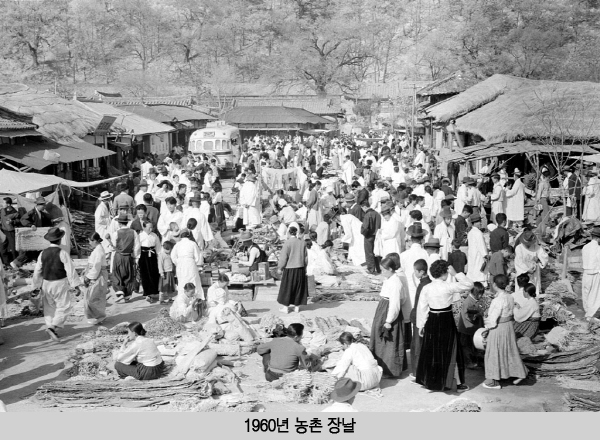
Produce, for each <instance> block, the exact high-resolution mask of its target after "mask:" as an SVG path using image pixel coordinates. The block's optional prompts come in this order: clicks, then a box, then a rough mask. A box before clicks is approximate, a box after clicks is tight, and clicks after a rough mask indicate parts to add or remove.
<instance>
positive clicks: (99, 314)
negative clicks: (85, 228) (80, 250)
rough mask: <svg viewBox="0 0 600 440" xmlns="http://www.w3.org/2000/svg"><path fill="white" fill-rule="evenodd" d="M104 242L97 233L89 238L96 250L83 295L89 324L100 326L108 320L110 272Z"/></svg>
mask: <svg viewBox="0 0 600 440" xmlns="http://www.w3.org/2000/svg"><path fill="white" fill-rule="evenodd" d="M102 241H103V240H102V238H101V237H100V235H99V234H98V233H97V232H94V233H93V234H92V235H91V237H90V238H89V242H90V246H92V247H93V248H94V250H93V251H92V253H91V254H90V256H89V257H88V266H87V270H86V272H85V275H84V278H83V283H84V285H85V287H86V290H85V293H84V295H83V314H84V316H85V319H87V322H88V323H89V324H100V323H101V322H102V321H104V319H105V318H106V295H107V294H108V284H107V281H108V270H107V265H106V252H105V251H104V246H103V245H102Z"/></svg>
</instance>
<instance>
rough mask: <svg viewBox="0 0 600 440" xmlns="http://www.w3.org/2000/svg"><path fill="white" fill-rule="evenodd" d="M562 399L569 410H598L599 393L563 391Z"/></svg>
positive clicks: (599, 403)
mask: <svg viewBox="0 0 600 440" xmlns="http://www.w3.org/2000/svg"><path fill="white" fill-rule="evenodd" d="M563 401H564V402H565V404H566V405H567V406H568V407H569V409H570V410H571V411H585V412H589V411H593V412H598V411H600V393H595V392H589V391H588V392H580V393H565V395H564V397H563Z"/></svg>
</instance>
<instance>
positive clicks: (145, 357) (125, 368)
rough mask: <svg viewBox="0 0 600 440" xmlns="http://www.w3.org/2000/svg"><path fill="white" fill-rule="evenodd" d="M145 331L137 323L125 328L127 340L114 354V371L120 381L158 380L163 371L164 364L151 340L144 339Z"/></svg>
mask: <svg viewBox="0 0 600 440" xmlns="http://www.w3.org/2000/svg"><path fill="white" fill-rule="evenodd" d="M145 335H146V330H145V329H144V327H143V326H142V324H140V323H139V322H132V323H131V324H129V325H128V326H127V340H126V341H125V342H123V345H122V346H121V348H120V349H119V351H118V352H117V354H116V359H115V360H116V362H115V370H117V373H118V374H119V377H120V378H121V379H124V378H126V377H129V376H131V377H133V378H135V379H137V380H153V379H158V378H159V377H160V376H161V375H162V374H163V372H164V370H165V363H164V361H163V359H162V357H161V355H160V352H159V351H158V348H157V347H156V344H155V343H154V341H153V340H152V339H148V338H146V337H145Z"/></svg>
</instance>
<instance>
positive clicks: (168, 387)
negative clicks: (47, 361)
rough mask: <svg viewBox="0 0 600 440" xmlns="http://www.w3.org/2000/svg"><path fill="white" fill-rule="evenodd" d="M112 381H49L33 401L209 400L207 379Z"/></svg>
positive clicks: (143, 403)
mask: <svg viewBox="0 0 600 440" xmlns="http://www.w3.org/2000/svg"><path fill="white" fill-rule="evenodd" d="M115 385H116V384H115V381H114V380H110V379H96V380H84V381H74V380H67V381H64V382H50V383H47V384H43V385H41V386H40V387H39V388H38V390H37V392H36V393H35V395H34V396H33V398H32V399H33V400H34V401H36V402H38V403H40V404H41V405H43V406H56V405H62V406H91V407H93V406H133V407H135V406H150V405H156V404H161V403H164V402H165V401H172V400H179V399H185V398H189V397H194V396H197V397H204V398H206V397H210V396H211V395H212V394H213V389H212V384H211V382H210V381H208V380H196V381H185V380H174V379H166V378H165V379H157V380H149V381H138V380H132V381H121V382H119V385H118V386H115Z"/></svg>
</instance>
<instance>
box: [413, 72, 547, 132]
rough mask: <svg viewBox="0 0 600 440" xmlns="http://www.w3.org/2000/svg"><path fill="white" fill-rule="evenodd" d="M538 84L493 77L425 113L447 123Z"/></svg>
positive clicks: (503, 76)
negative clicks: (517, 90)
mask: <svg viewBox="0 0 600 440" xmlns="http://www.w3.org/2000/svg"><path fill="white" fill-rule="evenodd" d="M537 82H538V81H534V80H529V79H525V78H517V77H516V76H510V75H500V74H498V75H493V76H491V77H489V78H488V79H486V80H485V81H482V82H480V83H479V84H475V85H474V86H473V87H469V88H468V89H467V90H465V91H464V92H462V93H459V94H458V95H456V96H453V97H452V98H449V99H446V100H445V101H442V102H439V103H437V104H435V105H432V106H431V107H429V108H427V109H426V110H424V113H425V114H426V117H428V118H433V119H434V121H435V122H438V123H447V122H449V121H450V120H451V119H456V118H458V117H459V116H462V115H464V114H465V113H468V112H470V111H472V110H474V109H476V108H479V107H481V106H482V105H484V104H487V103H488V102H491V101H493V100H494V99H496V98H497V97H498V96H499V95H501V94H503V93H506V92H508V91H510V90H515V89H518V88H520V87H523V86H525V85H527V84H532V83H533V84H535V83H537Z"/></svg>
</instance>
